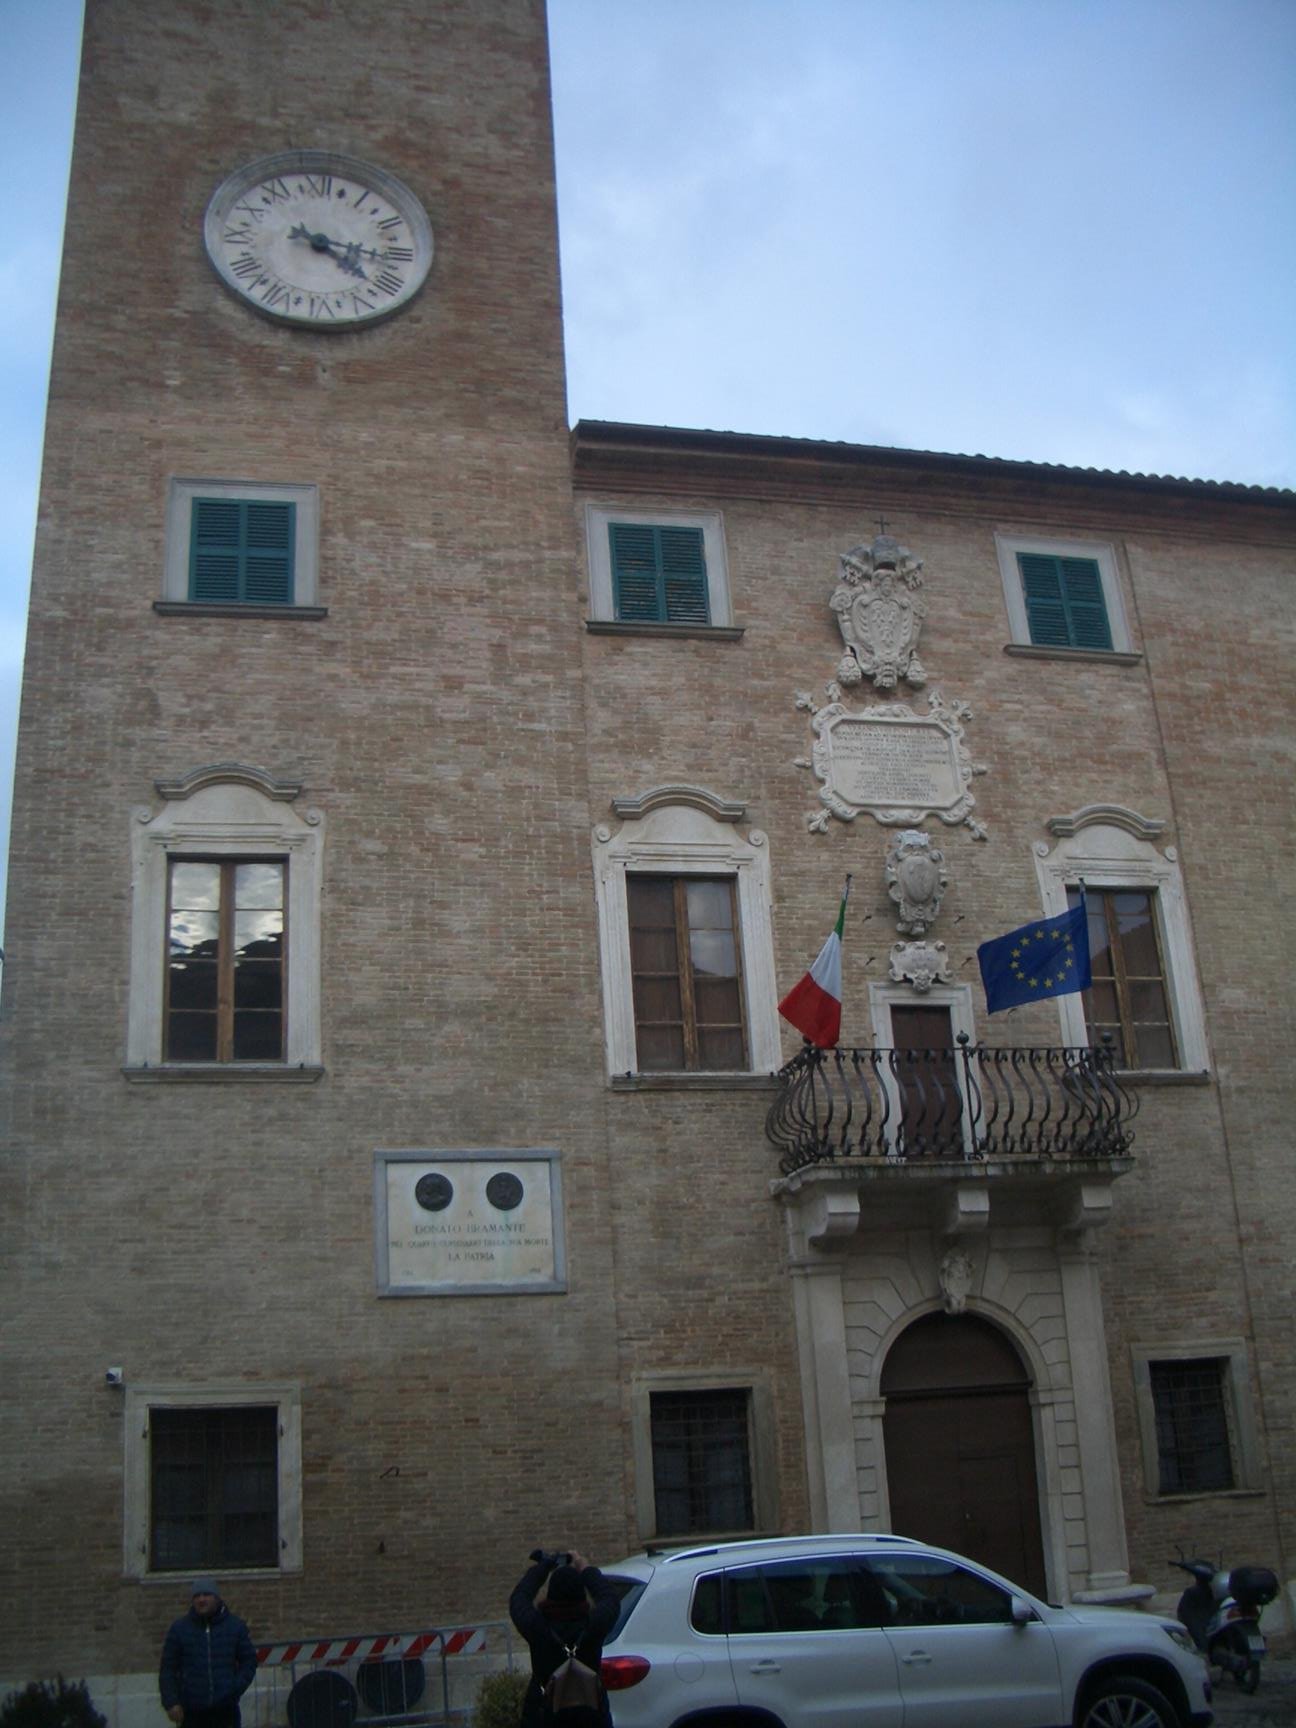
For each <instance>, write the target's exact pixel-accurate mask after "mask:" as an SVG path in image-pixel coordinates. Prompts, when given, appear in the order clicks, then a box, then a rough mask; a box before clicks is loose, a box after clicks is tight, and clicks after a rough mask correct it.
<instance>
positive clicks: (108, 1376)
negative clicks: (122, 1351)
mask: <svg viewBox="0 0 1296 1728" xmlns="http://www.w3.org/2000/svg"><path fill="white" fill-rule="evenodd" d="M104 1384H105V1385H107V1386H124V1385H125V1384H126V1376H125V1374H124V1373H123V1372H122V1370H121V1369H120V1368H109V1369H107V1370H106V1371H105V1373H104Z"/></svg>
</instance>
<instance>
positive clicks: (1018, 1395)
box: [881, 1313, 1046, 1596]
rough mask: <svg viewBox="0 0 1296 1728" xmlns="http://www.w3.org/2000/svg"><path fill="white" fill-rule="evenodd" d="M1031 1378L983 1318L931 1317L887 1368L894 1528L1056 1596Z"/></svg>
mask: <svg viewBox="0 0 1296 1728" xmlns="http://www.w3.org/2000/svg"><path fill="white" fill-rule="evenodd" d="M1029 1388H1030V1376H1029V1373H1028V1371H1027V1369H1026V1366H1025V1364H1024V1363H1023V1361H1022V1359H1021V1357H1020V1356H1019V1355H1018V1353H1017V1350H1016V1348H1015V1347H1014V1345H1013V1344H1012V1342H1011V1340H1010V1339H1009V1338H1007V1337H1006V1336H1005V1334H1004V1333H1003V1332H1001V1331H1000V1330H999V1329H998V1328H997V1327H995V1326H992V1325H990V1324H989V1323H988V1322H987V1321H985V1320H980V1319H977V1318H975V1317H974V1316H972V1315H967V1314H964V1315H948V1314H943V1313H937V1314H927V1315H924V1316H923V1317H922V1318H921V1319H919V1320H915V1321H914V1323H913V1324H912V1325H911V1326H909V1327H908V1328H907V1329H906V1330H905V1331H904V1332H902V1333H901V1335H900V1337H899V1338H898V1339H897V1340H896V1342H895V1343H894V1344H893V1345H892V1347H891V1350H890V1352H889V1353H888V1355H887V1359H886V1362H885V1364H884V1366H883V1369H882V1382H881V1391H882V1396H883V1398H884V1399H885V1400H886V1412H885V1415H884V1417H883V1424H882V1427H883V1436H884V1442H885V1448H886V1469H887V1481H888V1484H889V1488H890V1500H891V1528H892V1529H893V1530H895V1531H897V1532H899V1533H900V1534H902V1535H905V1536H916V1537H919V1538H921V1540H923V1541H925V1542H934V1543H937V1544H939V1545H940V1546H941V1547H944V1548H954V1549H956V1550H958V1551H959V1552H961V1553H964V1554H967V1555H969V1556H970V1557H971V1558H972V1559H974V1560H979V1561H981V1563H982V1564H983V1565H986V1566H991V1567H993V1568H994V1569H995V1571H997V1572H1002V1573H1004V1574H1005V1576H1007V1577H1009V1578H1012V1579H1015V1580H1018V1581H1019V1582H1021V1583H1022V1584H1025V1585H1026V1586H1027V1588H1028V1589H1030V1590H1034V1591H1035V1592H1036V1594H1037V1595H1040V1596H1043V1595H1045V1594H1046V1582H1045V1569H1044V1545H1043V1540H1042V1535H1041V1527H1040V1511H1039V1488H1038V1473H1037V1470H1036V1464H1035V1435H1034V1429H1033V1424H1032V1420H1031V1409H1030V1401H1029Z"/></svg>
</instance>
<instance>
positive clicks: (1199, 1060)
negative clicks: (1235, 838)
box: [1035, 804, 1210, 1078]
mask: <svg viewBox="0 0 1296 1728" xmlns="http://www.w3.org/2000/svg"><path fill="white" fill-rule="evenodd" d="M1045 826H1046V827H1047V828H1048V830H1049V832H1050V833H1051V834H1052V835H1054V837H1055V842H1056V843H1055V844H1054V845H1052V846H1050V845H1049V843H1048V842H1047V841H1044V840H1041V841H1038V842H1037V843H1036V846H1035V872H1036V876H1037V878H1038V881H1039V889H1040V899H1041V902H1042V905H1043V912H1044V916H1045V917H1046V918H1053V917H1057V916H1058V915H1059V914H1060V913H1063V912H1065V911H1067V910H1068V905H1067V890H1068V888H1075V887H1077V886H1078V885H1079V884H1080V882H1081V881H1083V882H1085V883H1086V884H1087V885H1088V886H1090V887H1093V888H1117V889H1119V888H1138V889H1144V890H1148V891H1150V892H1151V893H1152V904H1153V908H1154V910H1155V914H1156V921H1157V938H1158V941H1159V944H1160V948H1161V958H1162V961H1163V963H1164V966H1165V991H1166V996H1167V999H1168V1002H1169V1006H1170V1017H1171V1021H1172V1024H1173V1028H1174V1037H1175V1048H1176V1049H1177V1050H1178V1052H1179V1066H1178V1068H1139V1069H1133V1070H1130V1072H1132V1073H1137V1074H1146V1075H1151V1076H1154V1077H1170V1076H1175V1077H1179V1078H1184V1077H1191V1076H1201V1075H1204V1074H1206V1073H1208V1072H1209V1069H1210V1052H1209V1048H1208V1045H1207V1041H1206V1012H1205V1007H1204V1004H1203V1000H1202V992H1201V984H1200V981H1199V979H1198V975H1197V962H1196V959H1195V957H1194V954H1193V942H1192V930H1191V926H1190V923H1189V918H1188V905H1187V899H1186V896H1185V893H1184V882H1183V872H1182V871H1181V869H1180V867H1179V854H1178V852H1177V850H1176V849H1175V848H1174V847H1173V846H1167V847H1166V848H1165V850H1164V851H1163V852H1158V851H1157V849H1156V847H1155V846H1154V845H1153V843H1152V842H1153V839H1154V838H1157V837H1159V836H1160V835H1161V834H1162V833H1163V832H1164V829H1165V823H1164V822H1162V821H1160V820H1158V819H1156V818H1151V817H1145V816H1140V815H1139V814H1138V812H1137V811H1134V810H1129V809H1126V808H1125V807H1124V806H1122V805H1117V804H1089V805H1085V806H1084V807H1083V808H1082V809H1080V810H1076V811H1074V812H1072V813H1071V814H1070V815H1065V816H1053V817H1050V818H1049V820H1048V821H1047V823H1046V824H1045ZM1057 1006H1058V1016H1059V1019H1060V1021H1061V1026H1062V1042H1063V1043H1064V1044H1069V1045H1086V1044H1088V1042H1089V1032H1088V1028H1087V1025H1086V1023H1085V1013H1084V1000H1083V997H1081V996H1080V995H1079V994H1075V995H1070V996H1059V997H1058V998H1057Z"/></svg>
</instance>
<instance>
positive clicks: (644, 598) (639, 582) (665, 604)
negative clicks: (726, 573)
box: [608, 522, 711, 624]
mask: <svg viewBox="0 0 1296 1728" xmlns="http://www.w3.org/2000/svg"><path fill="white" fill-rule="evenodd" d="M608 538H609V542H610V545H611V549H612V593H613V601H614V606H615V612H616V617H617V620H618V621H619V622H621V623H636V622H646V623H658V624H709V623H710V622H711V607H710V602H709V600H708V596H707V571H706V556H705V553H704V551H703V547H702V530H701V529H700V528H668V527H656V526H652V525H649V524H647V523H637V522H610V523H609V524H608Z"/></svg>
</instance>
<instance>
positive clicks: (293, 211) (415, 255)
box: [203, 150, 432, 330]
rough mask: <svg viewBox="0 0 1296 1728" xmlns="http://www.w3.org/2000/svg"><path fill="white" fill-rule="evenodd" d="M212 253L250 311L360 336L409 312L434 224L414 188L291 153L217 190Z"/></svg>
mask: <svg viewBox="0 0 1296 1728" xmlns="http://www.w3.org/2000/svg"><path fill="white" fill-rule="evenodd" d="M203 234H204V239H205V241H206V245H207V255H208V257H209V258H210V259H211V261H212V263H213V264H214V265H215V267H216V271H217V274H218V275H219V276H220V277H221V279H222V281H224V283H225V284H226V286H227V287H228V288H229V289H230V290H231V292H232V293H234V294H235V295H237V296H238V298H239V299H240V300H242V301H243V302H244V303H245V304H247V305H249V306H251V307H253V308H254V309H255V310H256V311H258V312H261V313H264V315H265V316H266V317H267V318H274V319H277V320H278V321H279V322H280V323H283V324H299V325H304V326H305V327H306V328H307V329H311V330H354V329H356V328H357V327H358V326H360V325H364V324H376V323H377V322H378V321H379V320H380V319H382V318H389V317H390V316H391V314H392V313H393V312H399V311H400V310H401V308H402V307H404V306H407V305H408V304H409V302H410V301H411V300H412V299H413V297H414V295H415V294H417V293H418V291H419V289H420V288H421V287H422V286H423V282H424V279H425V277H426V276H427V273H428V270H429V268H430V267H431V264H432V224H431V223H430V222H429V221H428V217H427V212H426V211H425V210H424V208H423V206H422V205H421V204H420V203H419V201H418V199H417V198H416V197H415V196H414V194H413V193H412V192H411V191H410V189H409V187H408V186H404V185H402V184H401V182H400V181H399V180H397V179H396V177H395V176H394V175H392V174H388V173H386V172H385V170H383V169H381V168H374V167H371V166H370V165H369V164H367V163H364V162H357V161H356V160H355V159H354V158H353V157H350V156H338V155H336V154H334V153H333V152H331V151H326V150H289V151H284V152H282V153H281V154H279V155H276V156H264V157H262V158H261V159H260V160H259V161H257V162H249V163H247V164H246V165H245V166H244V167H242V168H239V169H237V170H236V171H235V172H234V173H233V174H231V175H230V176H229V178H228V179H227V180H224V181H222V183H221V184H220V185H219V186H218V187H217V188H216V191H215V192H214V193H213V194H212V199H211V202H210V204H208V206H207V215H206V219H205V222H204V229H203Z"/></svg>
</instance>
